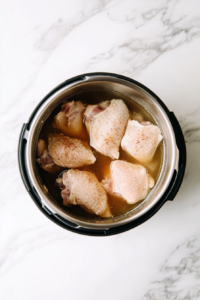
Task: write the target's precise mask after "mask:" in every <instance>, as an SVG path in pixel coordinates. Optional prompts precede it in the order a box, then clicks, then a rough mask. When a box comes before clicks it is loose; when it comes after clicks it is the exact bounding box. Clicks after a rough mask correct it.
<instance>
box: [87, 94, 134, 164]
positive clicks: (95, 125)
mask: <svg viewBox="0 0 200 300" xmlns="http://www.w3.org/2000/svg"><path fill="white" fill-rule="evenodd" d="M84 116H85V118H86V119H85V124H86V127H87V130H88V132H89V135H90V145H91V146H92V147H93V148H95V149H96V150H97V151H98V152H100V153H102V154H103V155H106V156H109V157H111V158H112V159H115V158H116V159H117V158H119V147H120V143H121V139H122V137H123V135H124V131H125V128H126V125H127V122H128V119H129V110H128V108H127V106H126V105H125V103H124V102H123V101H122V100H121V99H113V100H111V101H104V102H101V103H99V104H97V105H88V107H87V109H86V111H85V113H84Z"/></svg>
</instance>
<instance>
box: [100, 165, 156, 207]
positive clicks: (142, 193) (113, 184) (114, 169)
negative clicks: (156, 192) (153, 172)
mask: <svg viewBox="0 0 200 300" xmlns="http://www.w3.org/2000/svg"><path fill="white" fill-rule="evenodd" d="M110 169H111V178H109V179H104V180H103V181H102V184H103V187H104V189H105V190H106V191H107V192H108V193H109V194H114V195H117V196H119V197H122V198H123V199H124V200H126V201H127V203H128V204H134V203H136V202H138V201H140V200H143V199H145V198H146V196H147V194H148V192H149V189H150V188H152V187H153V186H154V179H153V178H152V177H151V176H150V175H149V174H148V173H147V170H146V169H145V168H144V167H143V166H141V165H135V164H131V163H128V162H125V161H122V160H116V161H112V162H111V165H110Z"/></svg>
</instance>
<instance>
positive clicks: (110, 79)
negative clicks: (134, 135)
mask: <svg viewBox="0 0 200 300" xmlns="http://www.w3.org/2000/svg"><path fill="white" fill-rule="evenodd" d="M80 77H81V76H80ZM95 81H96V82H99V81H103V82H105V84H110V85H112V84H116V83H117V84H120V85H122V86H129V87H131V88H132V89H133V90H135V91H139V92H140V93H141V94H143V95H145V96H146V97H148V98H149V99H151V100H154V102H155V103H154V105H155V104H156V105H157V106H158V108H159V110H160V112H161V113H162V115H163V116H164V119H165V121H166V123H167V125H168V127H169V131H170V138H171V141H172V148H173V149H172V150H173V151H172V158H171V161H170V170H169V172H168V175H167V179H165V182H164V187H163V188H162V190H161V191H160V193H159V195H158V196H157V197H156V198H155V199H154V201H152V202H151V203H150V205H148V206H147V208H146V209H143V210H142V211H139V212H137V213H136V214H134V215H132V216H129V217H126V218H124V219H123V216H122V219H121V220H118V221H116V222H112V223H109V220H110V219H105V220H102V221H99V222H96V221H95V222H91V221H89V222H86V221H82V220H79V219H76V218H73V217H72V216H70V215H68V214H67V213H66V212H65V213H64V212H62V211H61V210H60V209H59V208H58V207H57V206H56V205H55V204H53V202H52V201H51V200H50V199H49V198H48V196H47V192H45V189H42V188H41V185H40V184H39V183H38V180H37V178H36V176H35V172H34V168H33V157H32V156H33V155H32V151H33V145H34V144H33V143H34V133H35V131H36V130H37V125H38V121H39V120H40V119H41V116H42V115H43V114H44V112H45V111H47V109H48V107H49V106H50V105H51V104H52V103H54V102H55V101H56V100H57V99H58V98H59V97H60V96H61V95H63V94H64V93H65V92H66V91H67V90H70V89H71V88H74V87H76V86H79V85H80V84H82V83H87V82H88V83H90V82H93V83H94V82H95ZM110 90H112V89H110ZM65 101H66V100H65ZM152 102H153V101H152ZM56 106H58V105H56ZM51 111H52V110H51ZM153 117H154V116H153ZM177 161H178V151H177V147H176V140H175V136H174V131H173V128H172V125H171V122H170V120H169V118H168V116H167V114H166V112H165V111H164V109H163V108H162V107H161V105H160V104H159V103H158V102H157V101H156V99H155V98H154V97H152V95H150V94H149V93H148V92H147V91H145V90H144V89H143V88H141V87H140V86H139V85H137V83H136V84H133V83H130V82H127V81H126V80H124V79H119V78H116V77H115V76H111V75H110V74H109V75H104V76H100V75H96V76H94V75H93V76H85V77H81V80H77V81H75V82H72V83H70V84H66V85H65V86H64V87H62V88H60V89H59V90H58V91H57V92H55V93H53V94H52V95H51V96H50V97H49V98H47V99H46V101H45V102H44V103H43V104H42V105H41V106H40V107H39V109H38V111H37V112H36V114H35V116H34V117H33V119H32V121H31V124H30V128H29V135H28V139H27V151H26V163H27V168H28V174H29V177H30V179H31V182H32V184H33V187H34V188H35V190H36V192H37V193H38V195H39V196H40V199H41V202H42V204H43V205H45V206H46V207H47V208H48V209H49V210H50V211H51V212H52V213H53V214H58V215H60V216H61V217H63V218H64V219H66V220H68V221H70V222H72V223H75V224H77V225H78V226H80V227H84V228H91V229H109V228H112V227H116V226H119V225H124V224H126V223H128V222H131V221H134V220H136V219H138V218H140V217H141V216H143V215H144V214H146V213H147V212H148V211H149V210H150V209H151V208H152V207H153V206H154V205H155V204H156V203H157V202H158V201H159V200H160V198H161V197H162V195H163V194H164V192H165V191H166V189H167V187H168V185H169V183H170V182H171V179H172V176H173V173H174V169H176V168H177ZM163 165H164V162H163ZM162 172H163V166H162V170H161V172H160V175H159V179H160V177H161V175H162ZM159 179H158V180H159ZM152 191H153V190H152ZM147 197H148V196H147ZM144 201H146V199H145V200H144ZM125 215H126V214H125ZM112 221H113V220H112Z"/></svg>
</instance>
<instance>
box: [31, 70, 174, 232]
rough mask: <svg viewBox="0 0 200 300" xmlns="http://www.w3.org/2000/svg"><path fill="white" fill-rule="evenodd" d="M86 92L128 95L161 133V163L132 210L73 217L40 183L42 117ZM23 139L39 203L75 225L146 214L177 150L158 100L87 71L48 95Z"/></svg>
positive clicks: (106, 224) (116, 222)
mask: <svg viewBox="0 0 200 300" xmlns="http://www.w3.org/2000/svg"><path fill="white" fill-rule="evenodd" d="M89 91H96V92H97V93H98V91H110V92H113V91H115V92H118V93H120V94H122V95H123V94H124V95H127V96H129V98H130V99H131V100H132V101H135V102H137V103H139V104H140V105H141V106H143V107H144V108H145V110H147V111H148V112H149V113H150V114H151V115H152V116H153V118H154V119H155V121H156V123H157V124H158V126H159V127H160V129H161V131H162V133H163V136H164V141H163V143H164V157H163V165H162V170H161V172H160V176H159V179H158V181H157V183H156V185H155V187H154V188H153V189H152V191H151V192H150V193H149V195H148V196H147V198H146V199H145V200H144V201H143V202H142V203H141V204H140V205H138V206H137V207H136V208H135V209H133V210H132V211H130V212H128V213H126V214H123V215H121V216H117V217H114V218H111V219H101V220H86V219H85V218H81V217H77V216H74V215H72V214H71V213H70V212H69V213H66V212H65V211H64V210H62V208H61V207H59V205H57V204H56V201H54V199H52V197H51V195H50V194H49V193H48V190H47V188H46V186H45V185H44V184H43V182H42V180H41V178H40V175H39V173H38V165H37V162H36V144H37V139H38V136H39V133H40V131H41V128H42V126H43V124H44V122H45V121H46V119H47V118H48V117H49V115H50V114H51V113H52V111H53V110H54V109H55V108H56V107H58V106H59V105H61V104H62V103H63V102H66V101H67V99H69V98H72V97H73V96H75V95H78V94H82V93H84V92H89ZM25 138H26V140H27V144H26V152H25V162H26V168H27V172H28V176H29V180H30V182H31V184H32V187H33V189H34V190H35V192H36V193H37V194H38V196H39V198H40V201H41V204H42V206H43V207H45V208H47V209H48V211H49V212H50V214H55V215H57V216H60V217H61V218H63V219H65V220H67V221H69V222H71V223H73V224H75V226H76V228H87V229H101V230H102V229H103V230H108V229H109V228H113V227H116V226H121V225H124V224H127V223H129V222H131V221H134V220H136V219H138V218H140V217H141V216H143V215H144V214H146V213H148V211H149V210H151V209H152V208H153V207H154V206H155V205H156V203H157V202H158V201H159V199H161V197H162V196H163V194H164V193H165V191H166V190H167V188H168V186H169V183H170V182H171V180H172V176H173V174H174V170H178V163H179V151H178V148H177V145H176V139H175V134H174V130H173V127H172V125H171V122H170V120H169V118H168V116H167V114H166V112H165V110H164V109H163V108H162V106H161V105H160V104H159V103H158V101H156V99H155V98H154V96H152V95H151V94H150V93H149V92H148V91H146V90H145V89H143V88H142V87H141V86H138V85H137V84H135V83H133V82H130V81H127V80H125V79H122V78H118V77H117V76H112V75H111V74H108V75H106V74H104V75H98V74H97V75H94V74H93V75H89V74H88V75H85V76H82V77H81V78H80V80H78V81H75V82H71V83H69V84H67V85H65V86H64V87H61V88H60V89H59V90H57V91H56V92H54V93H53V94H51V95H50V96H49V97H48V98H47V99H46V101H44V102H43V104H42V105H41V106H40V107H39V109H38V110H37V111H36V113H35V115H34V116H33V118H32V120H31V123H30V128H29V130H28V131H26V133H25Z"/></svg>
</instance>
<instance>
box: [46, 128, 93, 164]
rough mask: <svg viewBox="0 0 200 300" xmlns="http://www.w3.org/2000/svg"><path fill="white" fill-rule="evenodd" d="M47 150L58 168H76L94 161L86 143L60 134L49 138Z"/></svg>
mask: <svg viewBox="0 0 200 300" xmlns="http://www.w3.org/2000/svg"><path fill="white" fill-rule="evenodd" d="M48 149H49V154H50V155H51V157H52V158H53V160H54V162H55V163H56V164H57V165H58V166H60V167H64V168H78V167H82V166H84V165H90V164H93V163H94V162H95V161H96V158H95V156H94V155H93V153H92V150H91V149H90V146H89V145H88V143H87V142H85V141H82V140H78V139H73V138H70V137H68V136H65V135H63V134H62V133H61V134H52V135H50V136H49V138H48Z"/></svg>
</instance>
